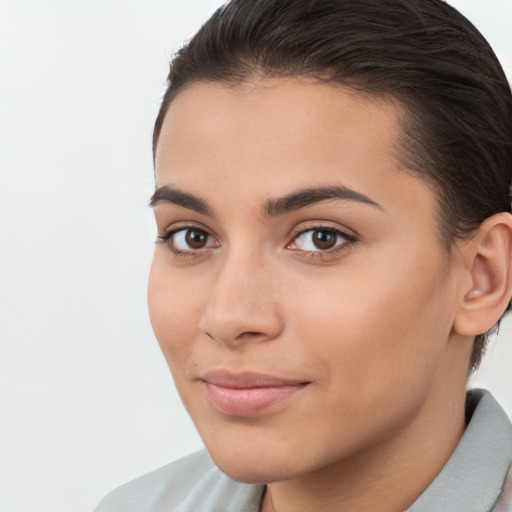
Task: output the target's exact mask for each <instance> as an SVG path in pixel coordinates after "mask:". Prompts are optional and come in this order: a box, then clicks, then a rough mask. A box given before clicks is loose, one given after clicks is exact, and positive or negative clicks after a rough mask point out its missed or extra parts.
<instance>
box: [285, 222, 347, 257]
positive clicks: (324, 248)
mask: <svg viewBox="0 0 512 512" xmlns="http://www.w3.org/2000/svg"><path fill="white" fill-rule="evenodd" d="M353 241H354V237H352V236H349V235H347V234H345V233H343V232H342V231H339V230H338V229H334V228H330V227H315V228H311V229H307V230H305V231H302V232H300V233H299V234H298V235H297V236H296V237H295V238H294V239H293V241H292V243H291V244H290V245H289V246H288V248H289V249H295V250H299V251H304V252H316V253H318V252H329V251H335V250H336V249H338V248H341V247H344V246H346V245H347V244H351V243H352V242H353Z"/></svg>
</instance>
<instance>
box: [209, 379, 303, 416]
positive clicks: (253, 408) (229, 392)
mask: <svg viewBox="0 0 512 512" xmlns="http://www.w3.org/2000/svg"><path fill="white" fill-rule="evenodd" d="M205 384H206V386H205V389H206V396H207V397H208V400H209V401H210V402H211V404H212V405H213V406H214V407H215V408H216V409H217V410H219V411H220V412H221V413H223V414H226V415H228V416H254V415H256V414H258V413H261V412H263V411H265V410H266V409H268V408H270V407H271V406H273V405H275V404H277V403H279V402H282V401H283V400H286V399H287V398H290V397H291V396H293V395H295V394H296V393H298V392H299V391H301V390H302V389H303V388H304V387H305V386H306V384H294V385H286V386H270V387H262V388H225V387H223V386H218V385H216V384H211V383H209V382H206V383H205Z"/></svg>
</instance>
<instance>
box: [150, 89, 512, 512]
mask: <svg viewBox="0 0 512 512" xmlns="http://www.w3.org/2000/svg"><path fill="white" fill-rule="evenodd" d="M399 114H400V111H399V109H398V107H396V106H395V105H393V104H391V103H387V102H383V101H380V100H372V99H369V98H368V97H365V96H359V95H357V94H355V93H353V92H350V91H348V90H345V89H343V88H342V87H340V86H336V87H334V86H331V85H326V84H318V83H313V82H308V81H305V80H298V79H287V80H285V79H272V80H270V79H265V80H263V81H259V82H257V83H256V82H255V83H251V84H243V85H238V86H226V85H223V84H216V83H208V82H206V83H196V84H193V85H191V86H189V87H188V88H187V89H185V90H184V91H182V92H181V93H180V94H179V95H178V96H177V98H176V99H175V100H174V101H173V103H172V104H171V106H170V109H169V111H168V114H167V116H166V118H165V121H164V124H163V128H162V132H161V135H160V140H159V143H158V147H157V153H156V185H157V187H164V186H168V187H172V188H173V189H176V190H179V191H181V192H185V193H187V194H191V195H193V196H195V197H197V198H198V199H200V200H201V201H202V202H203V203H205V204H203V206H207V210H208V211H206V210H205V211H196V210H198V208H196V206H197V205H195V206H193V207H191V205H190V204H184V203H183V201H181V205H180V204H174V202H175V199H173V198H169V197H167V199H160V200H158V201H155V204H154V212H155V217H156V222H157V226H158V234H159V235H160V236H164V235H165V233H167V232H169V231H170V230H179V229H181V230H186V229H187V228H189V229H190V228H195V229H196V230H197V229H200V230H202V231H201V232H203V233H204V236H205V238H204V239H203V242H204V243H205V245H204V246H203V247H199V248H197V247H196V248H192V247H190V246H189V245H186V240H185V238H184V236H183V235H184V234H186V233H187V232H186V231H181V232H180V234H179V235H178V234H176V235H174V236H173V237H171V239H168V240H165V241H160V243H157V244H156V248H155V255H154V260H153V265H152V269H151V275H150V281H149V307H150V315H151V321H152V324H153V328H154V331H155V334H156V337H157V339H158V341H159V343H160V346H161V348H162V351H163V354H164V356H165V358H166V360H167V363H168V365H169V368H170V370H171V372H172V375H173V378H174V380H175V383H176V386H177V389H178V391H179V393H180V396H181V398H182V400H183V403H184V405H185V407H186V409H187V411H188V413H189V414H190V416H191V417H192V419H193V421H194V423H195V425H196V427H197V429H198V431H199V433H200V435H201V437H202V439H203V441H204V443H205V445H206V447H207V448H208V450H209V452H210V454H211V455H212V457H213V459H214V461H215V462H216V463H217V465H218V466H219V467H220V468H221V469H222V470H223V471H224V472H226V473H227V474H229V475H230V476H232V477H233V478H235V479H237V480H241V481H245V482H262V483H268V484H269V485H268V486H267V492H266V495H265V499H264V502H263V508H262V510H263V511H270V510H276V511H278V512H286V511H294V512H301V511H310V510H325V511H330V510H336V511H339V510H377V509H378V510H379V511H381V512H386V511H389V512H392V511H393V512H396V511H397V510H405V509H406V508H407V507H408V506H410V505H411V504H412V503H413V502H414V500H415V499H416V498H417V497H418V496H419V495H420V494H421V493H422V492H423V490H424V489H425V488H426V487H427V486H428V485H429V483H430V482H431V481H432V480H433V478H434V477H435V476H436V475H437V474H438V473H439V471H440V469H441V468H442V467H443V466H444V464H445V463H446V461H447V460H448V458H449V457H450V455H451V453H452V452H453V450H454V448H455V446H456V445H457V443H458V441H459V439H460V436H461V435H462V432H463V430H464V427H465V424H464V421H465V420H464V394H465V386H466V376H467V368H468V363H469V356H470V352H471V341H472V336H471V332H463V334H460V333H459V332H458V331H463V329H462V328H461V329H456V328H455V327H454V326H455V325H456V324H457V322H461V320H460V304H461V302H463V298H464V297H465V296H466V295H467V294H468V293H469V291H470V290H471V287H472V285H473V281H472V277H471V269H470V267H471V265H470V264H469V263H468V261H470V258H469V256H468V252H467V251H469V249H467V250H466V247H471V244H466V245H464V246H463V247H462V248H459V247H457V246H455V247H454V249H453V251H452V254H451V255H450V256H448V255H447V254H446V252H444V251H443V248H442V247H441V245H440V242H439V231H438V226H437V223H436V208H437V205H436V197H435V195H434V193H433V191H432V190H431V189H430V188H429V187H428V186H427V185H426V184H425V182H423V181H422V180H420V179H419V178H416V177H413V176H412V175H411V174H410V173H407V172H405V171H404V170H403V169H401V168H400V166H399V164H398V162H397V161H396V159H395V157H394V156H393V155H394V154H395V153H394V151H395V144H396V141H397V140H398V136H399V133H400V127H399V122H398V119H399ZM333 184H336V185H338V186H343V187H349V188H350V189H351V190H353V191H356V192H357V193H359V194H364V196H366V197H367V198H369V199H370V200H371V201H373V202H374V203H377V204H378V205H379V206H376V205H375V204H370V203H368V202H363V201H361V200H356V199H354V198H351V199H346V198H345V199H340V198H334V199H329V200H322V201H319V202H316V203H314V204H310V205H308V206H306V207H303V208H299V209H294V210H292V211H288V212H285V213H281V214H279V215H268V212H265V211H264V207H265V205H267V206H268V202H269V200H275V199H276V198H280V197H283V196H287V195H289V194H291V193H294V192H296V191H297V190H300V189H304V188H311V187H325V186H332V185H333ZM177 202H180V201H177ZM274 213H276V212H274ZM314 229H316V230H317V231H316V233H317V234H318V230H320V231H321V233H323V234H325V233H327V234H329V233H330V234H331V235H332V234H333V233H334V238H335V247H334V248H333V249H328V250H320V249H318V248H317V246H315V245H314V243H313V241H312V240H313V239H312V235H314V234H315V232H314ZM308 230H309V231H308ZM322 230H323V231H322ZM326 230H327V231H326ZM329 230H330V231H329ZM335 230H339V232H341V233H346V234H347V235H348V237H343V236H342V235H337V234H336V233H337V232H336V231H335ZM188 233H189V234H190V232H188ZM298 233H302V234H301V235H300V236H298ZM507 236H508V235H507ZM200 245H201V244H199V246H200ZM173 250H174V251H176V250H180V251H181V252H183V251H185V254H174V253H173ZM491 325H492V324H491ZM212 369H228V370H231V371H256V372H259V373H264V374H269V375H273V376H278V377H280V378H283V379H284V378H286V379H291V380H296V381H301V382H307V383H308V384H307V385H306V386H304V387H303V388H302V389H301V390H300V392H298V393H295V394H293V396H290V397H289V398H286V399H285V400H282V401H280V402H279V403H277V404H275V405H273V406H271V407H270V408H268V409H265V410H264V411H263V412H262V413H260V414H256V415H252V416H248V417H243V416H233V415H227V414H223V413H222V412H220V411H219V410H218V409H216V408H215V407H214V406H213V405H212V404H211V402H210V401H209V400H208V399H207V397H206V393H205V383H204V382H203V379H202V377H203V376H204V374H205V372H207V371H209V370H212ZM418 461H421V463H419V462H418Z"/></svg>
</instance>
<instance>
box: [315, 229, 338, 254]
mask: <svg viewBox="0 0 512 512" xmlns="http://www.w3.org/2000/svg"><path fill="white" fill-rule="evenodd" d="M336 238H337V237H336V233H333V232H332V231H315V232H314V234H313V243H314V244H315V246H316V247H317V248H318V249H322V250H327V249H332V248H333V247H334V246H335V245H336Z"/></svg>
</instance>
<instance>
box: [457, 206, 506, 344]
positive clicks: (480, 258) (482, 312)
mask: <svg viewBox="0 0 512 512" xmlns="http://www.w3.org/2000/svg"><path fill="white" fill-rule="evenodd" d="M462 252H464V253H465V258H464V259H465V261H466V265H467V270H468V272H469V274H470V279H469V280H465V284H464V289H463V290H462V292H461V293H462V300H461V303H460V307H459V308H458V310H457V313H456V317H455V321H454V330H455V332H457V333H459V334H462V335H464V336H476V335H477V334H482V333H484V332H486V331H488V330H489V329H490V328H491V327H493V326H494V325H495V324H496V322H497V321H498V320H499V318H500V317H501V315H502V314H503V312H504V311H505V309H506V307H507V305H508V303H509V301H510V297H511V295H512V215H510V214H509V213H505V212H503V213H497V214H496V215H493V216H492V217H489V218H488V219H486V220H485V221H484V222H483V223H482V224H481V226H480V228H479V229H478V231H477V233H476V235H475V236H474V237H473V238H472V239H471V241H470V242H469V243H468V244H466V245H465V246H464V247H463V248H462Z"/></svg>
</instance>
